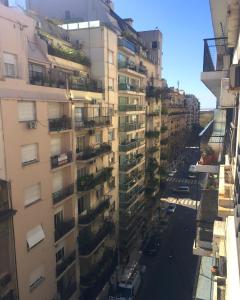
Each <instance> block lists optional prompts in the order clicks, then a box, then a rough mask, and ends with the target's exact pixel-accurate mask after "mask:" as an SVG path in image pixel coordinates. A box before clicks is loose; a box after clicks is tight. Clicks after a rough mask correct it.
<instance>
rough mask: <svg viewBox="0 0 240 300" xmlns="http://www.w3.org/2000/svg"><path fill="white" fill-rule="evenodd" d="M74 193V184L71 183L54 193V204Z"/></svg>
mask: <svg viewBox="0 0 240 300" xmlns="http://www.w3.org/2000/svg"><path fill="white" fill-rule="evenodd" d="M73 193H74V184H70V185H68V186H67V187H65V188H63V189H61V190H60V191H57V192H55V193H52V199H53V204H57V203H59V202H61V201H62V200H64V199H66V198H67V197H69V196H71V195H72V194H73Z"/></svg>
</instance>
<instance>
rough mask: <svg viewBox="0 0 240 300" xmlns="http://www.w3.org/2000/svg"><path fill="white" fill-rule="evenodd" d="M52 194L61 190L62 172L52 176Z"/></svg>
mask: <svg viewBox="0 0 240 300" xmlns="http://www.w3.org/2000/svg"><path fill="white" fill-rule="evenodd" d="M52 186H53V193H56V192H59V191H61V190H62V188H63V173H62V171H59V172H56V173H54V174H53V180H52Z"/></svg>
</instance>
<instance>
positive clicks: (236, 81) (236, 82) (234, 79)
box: [229, 65, 240, 89]
mask: <svg viewBox="0 0 240 300" xmlns="http://www.w3.org/2000/svg"><path fill="white" fill-rule="evenodd" d="M229 86H230V89H239V88H240V65H231V67H230V84H229Z"/></svg>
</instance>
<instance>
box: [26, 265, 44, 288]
mask: <svg viewBox="0 0 240 300" xmlns="http://www.w3.org/2000/svg"><path fill="white" fill-rule="evenodd" d="M44 277H45V274H44V266H40V267H39V268H37V269H36V270H34V271H33V272H32V273H31V274H30V278H29V288H30V290H33V289H34V288H37V287H38V286H39V285H40V284H41V282H42V281H43V280H44Z"/></svg>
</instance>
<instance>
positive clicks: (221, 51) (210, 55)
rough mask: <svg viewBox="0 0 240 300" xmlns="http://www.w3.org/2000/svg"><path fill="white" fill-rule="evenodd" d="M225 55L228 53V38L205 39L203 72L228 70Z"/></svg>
mask: <svg viewBox="0 0 240 300" xmlns="http://www.w3.org/2000/svg"><path fill="white" fill-rule="evenodd" d="M225 55H228V41H227V38H225V37H223V38H212V39H204V57H203V72H214V71H222V70H227V66H225V62H224V56H225Z"/></svg>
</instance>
